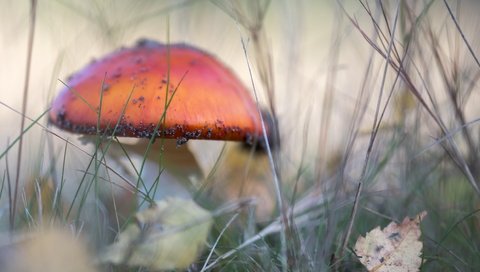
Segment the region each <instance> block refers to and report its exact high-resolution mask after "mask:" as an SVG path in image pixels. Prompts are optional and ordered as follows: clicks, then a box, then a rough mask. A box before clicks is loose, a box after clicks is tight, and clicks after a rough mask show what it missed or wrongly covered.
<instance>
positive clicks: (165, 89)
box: [49, 40, 262, 145]
mask: <svg viewBox="0 0 480 272" xmlns="http://www.w3.org/2000/svg"><path fill="white" fill-rule="evenodd" d="M66 85H67V87H66V88H64V89H63V90H62V91H61V92H60V94H59V95H58V96H57V97H56V98H55V100H54V101H53V103H52V108H51V111H50V113H49V119H50V122H51V123H52V124H54V125H56V126H58V127H59V128H62V129H64V130H68V131H71V132H74V133H81V134H91V135H92V134H97V133H98V132H99V133H101V134H104V135H116V136H125V137H138V138H150V137H152V136H153V137H162V138H170V139H176V140H177V144H178V145H182V144H184V143H186V142H187V141H188V140H190V139H208V140H232V141H246V142H252V141H253V140H254V139H255V138H258V137H260V136H261V135H262V130H261V122H260V116H259V114H258V110H257V107H256V104H255V103H254V101H253V100H252V98H251V96H250V95H249V93H248V91H247V89H246V88H245V86H244V85H243V84H242V83H241V81H240V80H239V79H238V78H237V77H236V76H235V75H234V74H233V73H232V71H230V70H229V69H228V68H227V67H225V66H224V65H223V64H222V63H220V62H219V61H218V60H216V59H215V58H214V57H213V56H212V55H210V54H208V53H206V52H204V51H202V50H200V49H197V48H195V47H193V46H189V45H186V44H172V45H164V44H160V43H157V42H154V41H150V40H142V41H140V42H138V43H137V45H136V46H134V47H133V48H123V49H120V50H119V51H116V52H114V53H112V54H109V55H107V56H106V57H104V58H102V59H99V60H95V61H93V62H92V63H90V64H89V65H87V66H86V67H85V68H83V69H82V70H80V71H79V72H77V73H75V74H74V75H72V76H71V77H70V78H69V79H68V82H67V84H66ZM130 94H131V96H130ZM129 97H130V99H129ZM100 101H101V105H100ZM125 105H126V106H125ZM124 106H125V107H124ZM164 113H165V118H164V119H163V120H162V116H163V115H164ZM117 122H118V126H116V124H117ZM97 123H98V124H97ZM157 125H158V126H159V127H158V130H156V127H157ZM97 127H98V129H99V130H98V131H97Z"/></svg>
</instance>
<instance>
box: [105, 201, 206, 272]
mask: <svg viewBox="0 0 480 272" xmlns="http://www.w3.org/2000/svg"><path fill="white" fill-rule="evenodd" d="M135 218H136V223H133V224H130V225H129V226H127V228H126V229H125V230H124V231H123V232H122V233H120V235H119V237H118V240H117V241H116V242H115V243H114V244H112V245H110V246H109V247H107V248H106V249H105V251H104V252H103V253H102V254H101V256H100V257H99V261H100V262H102V263H113V264H117V265H118V264H125V265H128V266H142V267H147V268H149V269H150V270H154V271H157V270H173V269H186V268H187V267H188V266H189V265H190V264H191V263H193V262H194V261H195V260H196V259H197V257H198V255H199V254H200V252H201V251H202V250H203V248H204V245H205V242H206V239H207V236H208V233H209V232H210V227H211V225H212V216H211V214H210V213H209V212H208V211H207V210H205V209H203V208H201V207H200V206H198V205H197V204H196V203H195V202H193V200H191V199H181V198H166V199H165V200H162V201H159V202H157V203H156V205H154V206H153V207H151V208H148V209H146V210H143V211H141V212H139V213H137V214H136V215H135Z"/></svg>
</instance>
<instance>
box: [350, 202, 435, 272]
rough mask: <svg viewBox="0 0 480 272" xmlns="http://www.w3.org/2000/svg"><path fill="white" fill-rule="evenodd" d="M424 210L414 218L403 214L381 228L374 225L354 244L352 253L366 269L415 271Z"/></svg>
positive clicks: (419, 263)
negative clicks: (395, 220)
mask: <svg viewBox="0 0 480 272" xmlns="http://www.w3.org/2000/svg"><path fill="white" fill-rule="evenodd" d="M426 215H427V212H426V211H423V212H421V213H420V214H418V215H417V216H416V217H415V218H414V219H410V218H408V217H406V218H405V219H404V220H403V222H402V223H401V224H396V223H395V222H391V223H390V224H389V225H388V226H387V227H385V228H384V229H383V230H380V227H376V228H375V229H373V230H372V231H370V232H369V233H367V235H366V236H365V237H360V238H358V240H357V243H356V244H355V253H356V254H357V256H358V258H359V260H360V262H361V263H362V264H363V265H364V266H365V267H367V269H368V271H376V272H382V271H390V272H392V271H393V272H401V271H418V270H419V268H420V265H421V262H422V259H421V257H420V255H421V250H422V246H423V245H422V243H421V242H420V241H418V239H419V237H420V235H421V231H420V227H419V225H420V222H421V221H422V219H423V218H424V217H425V216H426Z"/></svg>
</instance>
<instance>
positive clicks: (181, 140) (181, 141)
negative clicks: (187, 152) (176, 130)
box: [177, 137, 188, 147]
mask: <svg viewBox="0 0 480 272" xmlns="http://www.w3.org/2000/svg"><path fill="white" fill-rule="evenodd" d="M187 142H188V139H187V138H185V137H178V138H177V147H179V146H181V145H184V144H186V143H187Z"/></svg>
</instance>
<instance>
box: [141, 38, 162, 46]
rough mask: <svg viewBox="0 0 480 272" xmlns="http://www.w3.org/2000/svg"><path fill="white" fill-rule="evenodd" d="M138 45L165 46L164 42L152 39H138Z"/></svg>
mask: <svg viewBox="0 0 480 272" xmlns="http://www.w3.org/2000/svg"><path fill="white" fill-rule="evenodd" d="M136 46H137V47H153V48H154V47H158V46H163V44H162V43H159V42H157V41H154V40H150V39H145V38H143V39H139V40H138V41H137V44H136Z"/></svg>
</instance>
